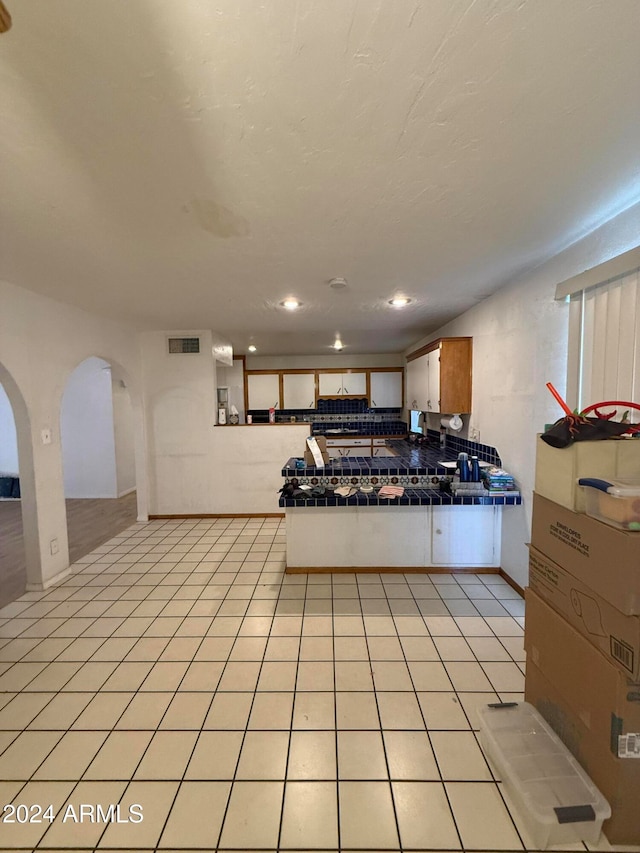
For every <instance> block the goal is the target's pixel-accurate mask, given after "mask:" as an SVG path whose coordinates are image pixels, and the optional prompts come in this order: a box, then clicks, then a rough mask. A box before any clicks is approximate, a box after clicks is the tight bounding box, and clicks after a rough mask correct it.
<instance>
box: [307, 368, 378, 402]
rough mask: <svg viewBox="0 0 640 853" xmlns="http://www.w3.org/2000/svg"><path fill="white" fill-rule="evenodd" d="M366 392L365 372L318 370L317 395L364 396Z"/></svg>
mask: <svg viewBox="0 0 640 853" xmlns="http://www.w3.org/2000/svg"><path fill="white" fill-rule="evenodd" d="M366 394H367V373H366V371H364V370H361V371H344V372H343V373H337V372H333V373H323V372H322V371H319V372H318V396H319V397H365V396H366Z"/></svg>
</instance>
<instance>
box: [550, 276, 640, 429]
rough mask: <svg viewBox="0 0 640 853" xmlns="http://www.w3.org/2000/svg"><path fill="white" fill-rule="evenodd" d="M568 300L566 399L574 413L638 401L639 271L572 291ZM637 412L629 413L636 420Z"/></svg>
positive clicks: (639, 372)
mask: <svg viewBox="0 0 640 853" xmlns="http://www.w3.org/2000/svg"><path fill="white" fill-rule="evenodd" d="M570 300H571V301H570V309H569V358H568V375H567V398H568V400H569V401H577V403H576V405H577V408H578V409H584V408H585V407H586V406H589V405H590V404H592V403H598V402H600V401H603V400H629V401H632V402H636V403H638V402H640V352H639V351H640V269H635V270H633V271H632V272H628V273H626V274H625V275H622V276H619V277H618V278H615V279H613V280H609V281H606V282H603V283H602V284H597V285H595V286H591V287H587V288H585V289H583V290H577V291H574V292H573V293H571V296H570ZM620 414H621V413H620ZM638 414H639V413H638V412H635V413H634V412H632V413H631V415H632V418H631V419H632V420H633V421H634V422H637V421H638V419H639V418H638Z"/></svg>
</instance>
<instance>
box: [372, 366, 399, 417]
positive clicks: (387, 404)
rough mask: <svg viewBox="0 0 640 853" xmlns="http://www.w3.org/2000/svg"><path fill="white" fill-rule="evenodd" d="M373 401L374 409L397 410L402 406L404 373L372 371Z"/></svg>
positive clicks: (397, 371)
mask: <svg viewBox="0 0 640 853" xmlns="http://www.w3.org/2000/svg"><path fill="white" fill-rule="evenodd" d="M370 375H371V399H370V400H369V403H370V405H371V407H372V408H374V409H395V408H400V406H402V371H401V370H395V371H392V370H388V371H386V370H385V371H382V370H381V371H374V370H372V371H371V374H370Z"/></svg>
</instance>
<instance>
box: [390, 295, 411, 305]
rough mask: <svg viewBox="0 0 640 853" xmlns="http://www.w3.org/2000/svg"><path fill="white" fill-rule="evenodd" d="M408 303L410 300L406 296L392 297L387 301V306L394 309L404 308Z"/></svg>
mask: <svg viewBox="0 0 640 853" xmlns="http://www.w3.org/2000/svg"><path fill="white" fill-rule="evenodd" d="M410 302H411V300H410V299H409V297H408V296H394V298H393V299H390V300H389V305H393V307H394V308H404V306H405V305H408V304H409V303H410Z"/></svg>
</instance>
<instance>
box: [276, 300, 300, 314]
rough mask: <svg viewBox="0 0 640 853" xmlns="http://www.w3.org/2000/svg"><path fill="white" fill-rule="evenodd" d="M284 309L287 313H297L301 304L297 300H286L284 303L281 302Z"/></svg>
mask: <svg viewBox="0 0 640 853" xmlns="http://www.w3.org/2000/svg"><path fill="white" fill-rule="evenodd" d="M280 305H282V307H283V308H286V309H287V311H295V310H296V308H299V307H300V303H299V302H298V300H297V299H285V300H284V302H281V303H280Z"/></svg>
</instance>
